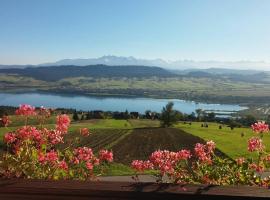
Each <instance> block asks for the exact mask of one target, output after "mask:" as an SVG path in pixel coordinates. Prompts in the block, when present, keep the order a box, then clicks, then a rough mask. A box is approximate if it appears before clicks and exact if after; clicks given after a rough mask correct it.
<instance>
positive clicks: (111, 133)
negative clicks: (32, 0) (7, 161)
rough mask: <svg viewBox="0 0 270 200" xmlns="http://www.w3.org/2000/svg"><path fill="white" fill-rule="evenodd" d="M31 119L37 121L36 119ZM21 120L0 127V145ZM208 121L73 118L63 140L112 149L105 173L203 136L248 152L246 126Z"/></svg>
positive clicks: (235, 152) (232, 153)
mask: <svg viewBox="0 0 270 200" xmlns="http://www.w3.org/2000/svg"><path fill="white" fill-rule="evenodd" d="M54 119H55V118H54V117H52V118H51V119H49V120H48V124H47V125H46V127H48V128H49V127H53V123H54ZM12 120H13V121H16V118H15V117H12ZM32 122H33V123H34V124H37V122H35V121H32ZM22 123H23V121H20V120H18V121H16V122H15V123H14V124H15V125H16V126H14V127H9V128H8V129H6V128H3V127H2V128H0V138H1V145H3V143H2V138H3V134H4V133H5V132H7V131H11V130H14V129H16V128H17V126H18V125H21V124H22ZM208 125H209V126H208V128H205V127H201V123H199V122H193V123H192V124H191V125H189V124H184V123H182V122H179V123H178V124H177V125H176V126H175V127H173V128H167V129H165V128H159V121H155V120H154V121H153V120H145V119H144V120H114V119H105V120H86V121H81V122H73V123H72V124H71V127H70V131H69V134H67V136H66V140H67V142H68V143H73V142H74V140H75V138H79V144H80V145H81V146H88V147H91V148H93V150H94V151H95V152H97V150H98V149H100V148H106V149H112V150H113V152H114V160H115V163H114V164H113V165H112V166H111V167H110V168H108V169H107V174H108V175H126V174H132V170H131V169H130V168H129V167H128V166H127V165H129V164H130V162H131V161H132V160H134V159H147V158H148V156H149V155H150V154H151V153H152V152H153V151H155V150H157V149H161V150H164V149H166V150H172V151H177V150H180V149H182V148H187V149H192V148H193V147H194V145H195V144H196V143H197V142H204V140H213V141H215V143H216V144H217V148H218V149H219V150H220V151H221V152H223V153H224V154H226V155H227V156H229V157H230V158H236V157H240V156H250V154H249V153H248V151H247V140H248V139H249V138H250V137H251V136H253V135H254V133H252V131H251V130H250V129H249V128H235V129H234V130H231V129H230V128H229V127H226V126H223V127H222V129H219V124H217V123H208ZM83 127H87V128H89V129H90V131H91V133H92V134H91V135H90V136H89V137H86V138H85V137H82V136H80V134H79V132H78V130H79V128H83ZM242 133H243V134H242ZM242 135H244V136H242ZM264 141H265V144H266V147H269V146H270V136H269V135H265V136H264ZM267 149H268V150H269V148H267ZM219 153H220V152H219ZM253 156H255V155H253Z"/></svg>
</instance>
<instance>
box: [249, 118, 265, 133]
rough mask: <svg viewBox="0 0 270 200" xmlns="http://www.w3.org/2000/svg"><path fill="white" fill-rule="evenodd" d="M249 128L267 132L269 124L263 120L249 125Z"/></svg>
mask: <svg viewBox="0 0 270 200" xmlns="http://www.w3.org/2000/svg"><path fill="white" fill-rule="evenodd" d="M251 128H252V130H253V131H254V132H256V133H267V132H269V125H268V124H266V123H265V122H264V121H262V122H257V123H255V124H253V125H251Z"/></svg>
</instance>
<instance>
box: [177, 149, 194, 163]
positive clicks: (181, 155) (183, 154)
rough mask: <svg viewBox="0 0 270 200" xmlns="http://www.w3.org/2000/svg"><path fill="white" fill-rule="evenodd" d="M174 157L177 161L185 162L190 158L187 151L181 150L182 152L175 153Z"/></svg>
mask: <svg viewBox="0 0 270 200" xmlns="http://www.w3.org/2000/svg"><path fill="white" fill-rule="evenodd" d="M176 157H177V159H179V160H187V159H189V158H191V153H190V151H189V150H186V149H183V150H181V151H178V152H177V155H176Z"/></svg>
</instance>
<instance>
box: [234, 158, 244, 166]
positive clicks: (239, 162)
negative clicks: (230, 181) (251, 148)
mask: <svg viewBox="0 0 270 200" xmlns="http://www.w3.org/2000/svg"><path fill="white" fill-rule="evenodd" d="M235 161H236V163H237V165H243V163H244V162H245V158H242V157H241V158H237V159H236V160H235Z"/></svg>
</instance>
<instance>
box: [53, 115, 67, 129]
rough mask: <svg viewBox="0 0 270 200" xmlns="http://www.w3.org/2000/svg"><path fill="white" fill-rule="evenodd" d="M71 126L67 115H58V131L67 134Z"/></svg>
mask: <svg viewBox="0 0 270 200" xmlns="http://www.w3.org/2000/svg"><path fill="white" fill-rule="evenodd" d="M69 125H70V119H69V116H68V115H66V114H63V115H58V116H57V117H56V130H57V131H60V132H62V133H67V131H68V127H69Z"/></svg>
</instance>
